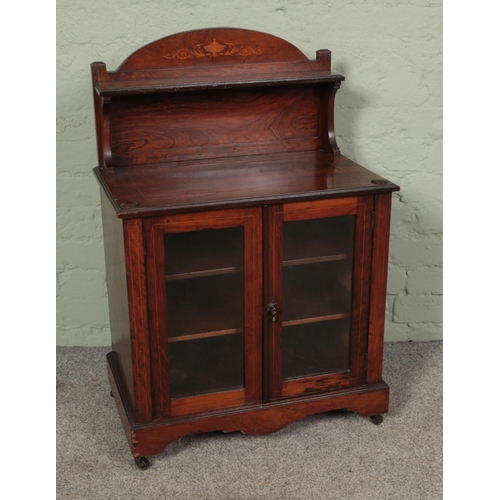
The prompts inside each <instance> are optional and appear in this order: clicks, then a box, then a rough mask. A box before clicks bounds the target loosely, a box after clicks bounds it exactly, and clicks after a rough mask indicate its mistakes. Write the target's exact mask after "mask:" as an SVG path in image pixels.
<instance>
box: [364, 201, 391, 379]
mask: <svg viewBox="0 0 500 500" xmlns="http://www.w3.org/2000/svg"><path fill="white" fill-rule="evenodd" d="M391 201H392V200H391V194H381V195H377V196H375V206H374V211H375V214H374V221H373V254H372V279H371V289H370V319H369V327H368V360H367V371H366V383H367V384H374V383H377V382H379V381H380V380H382V356H383V349H384V326H385V299H386V292H387V271H388V260H389V234H390V219H391Z"/></svg>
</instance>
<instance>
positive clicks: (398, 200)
mask: <svg viewBox="0 0 500 500" xmlns="http://www.w3.org/2000/svg"><path fill="white" fill-rule="evenodd" d="M57 24H58V27H57V189H58V209H57V224H58V226H57V229H58V252H57V261H58V272H57V279H58V295H57V299H58V335H57V341H58V344H60V345H87V346H99V345H108V344H109V343H110V334H109V319H108V309H107V307H108V306H107V297H106V281H105V270H104V251H103V246H102V225H101V213H100V208H99V191H98V187H97V183H96V181H95V180H94V178H93V175H92V173H91V171H92V168H93V167H94V166H95V165H96V162H97V159H96V146H95V134H94V118H93V109H92V95H91V79H90V69H89V65H90V63H91V62H93V61H104V62H105V63H106V64H107V67H108V69H109V70H112V69H116V67H117V66H118V65H119V64H120V63H121V61H122V60H123V59H125V57H126V56H127V55H129V54H130V53H131V52H132V51H134V50H136V49H137V48H139V47H140V46H142V45H144V44H146V43H148V42H151V41H153V40H156V39H158V38H161V37H163V36H166V35H171V34H174V33H177V32H179V31H185V30H190V29H197V28H205V27H217V26H230V27H238V28H249V29H255V30H259V31H264V32H268V33H271V34H273V35H276V36H279V37H281V38H284V39H286V40H288V41H290V42H291V43H293V44H294V45H296V46H297V47H298V48H299V49H301V50H302V51H303V52H304V53H305V54H307V55H308V56H309V58H311V59H312V58H314V57H315V52H316V49H320V48H326V49H330V50H331V51H332V67H333V71H334V72H339V73H342V74H343V75H345V77H346V81H345V82H344V83H343V84H342V86H341V88H340V91H339V92H338V94H337V99H336V130H337V133H338V138H339V145H340V149H341V151H342V153H343V154H344V155H345V156H347V157H349V158H351V159H353V160H354V161H357V162H358V163H360V164H361V165H363V166H365V167H367V168H370V169H371V170H373V171H375V172H377V173H379V174H381V175H383V176H386V177H388V178H389V179H390V180H392V181H394V182H396V183H397V184H399V185H400V186H401V192H400V193H397V194H395V195H394V198H393V212H392V217H393V221H392V229H391V233H392V236H391V253H390V266H389V288H388V293H389V295H388V299H387V321H386V340H409V339H412V340H416V341H418V340H432V339H440V338H442V323H441V322H442V3H441V2H440V1H432V0H400V1H396V0H392V1H391V0H384V1H382V0H342V1H341V0H328V1H326V0H324V1H322V0H320V1H315V0H309V1H306V0H298V1H286V2H285V1H276V0H256V1H249V2H242V1H234V0H233V1H231V0H209V1H208V0H197V1H189V0H188V1H176V2H173V1H163V2H162V1H148V0H142V1H137V0H136V1H133V0H122V1H106V0H101V1H99V2H98V1H95V0H86V1H83V0H74V1H65V2H62V1H59V2H58V14H57Z"/></svg>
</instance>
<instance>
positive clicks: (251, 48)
mask: <svg viewBox="0 0 500 500" xmlns="http://www.w3.org/2000/svg"><path fill="white" fill-rule="evenodd" d="M278 61H280V62H281V61H307V57H306V56H305V55H304V54H303V53H302V52H301V51H300V50H299V49H297V47H295V46H294V45H292V44H291V43H289V42H287V41H286V40H283V39H281V38H278V37H276V36H273V35H268V34H267V33H261V32H260V31H253V30H244V29H238V28H210V29H202V30H194V31H185V32H183V33H177V34H175V35H171V36H167V37H165V38H161V39H160V40H156V41H155V42H152V43H149V44H147V45H145V46H144V47H141V48H140V49H138V50H137V51H135V52H134V53H133V54H131V55H130V56H129V57H127V59H125V61H123V63H122V64H121V65H120V67H119V68H118V71H133V70H142V69H160V68H168V67H172V68H175V67H180V66H211V65H228V64H238V63H269V62H278Z"/></svg>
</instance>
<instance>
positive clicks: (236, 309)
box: [167, 274, 243, 342]
mask: <svg viewBox="0 0 500 500" xmlns="http://www.w3.org/2000/svg"><path fill="white" fill-rule="evenodd" d="M167 295H168V297H169V299H170V301H169V303H168V309H167V331H168V332H169V333H168V341H169V342H181V341H188V340H194V339H201V338H207V337H218V336H222V335H231V334H235V333H241V332H242V331H243V282H242V277H241V274H232V275H231V274H229V275H226V274H222V275H215V276H210V277H202V278H193V279H190V280H175V281H170V282H167Z"/></svg>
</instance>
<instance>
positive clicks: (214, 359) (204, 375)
mask: <svg viewBox="0 0 500 500" xmlns="http://www.w3.org/2000/svg"><path fill="white" fill-rule="evenodd" d="M168 356H169V369H170V395H171V397H172V398H179V397H183V396H194V395H198V394H207V393H210V392H219V391H228V390H231V389H241V388H243V380H244V379H243V334H242V333H239V334H236V335H225V336H222V337H209V338H201V339H198V340H189V341H186V342H171V343H170V344H169V345H168Z"/></svg>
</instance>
